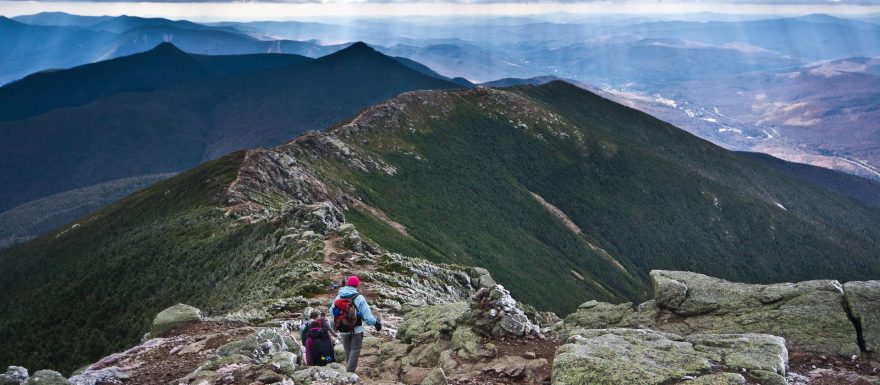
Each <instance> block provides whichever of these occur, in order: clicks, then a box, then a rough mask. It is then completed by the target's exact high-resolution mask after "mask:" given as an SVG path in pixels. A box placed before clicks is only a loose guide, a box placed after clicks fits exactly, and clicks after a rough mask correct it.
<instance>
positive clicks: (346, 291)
mask: <svg viewBox="0 0 880 385" xmlns="http://www.w3.org/2000/svg"><path fill="white" fill-rule="evenodd" d="M358 286H360V279H359V278H358V277H357V276H356V275H352V276H351V277H348V280H347V281H346V285H345V287H343V288H341V289H339V294H338V295H337V296H336V299H335V300H334V301H333V304H331V305H330V314H331V315H333V328H334V329H335V330H336V332H337V333H339V336H340V338H342V347H343V348H344V349H345V358H346V359H345V362H346V370H347V371H348V372H352V373H354V371H355V369H357V364H358V356H360V354H361V345H362V344H363V342H364V327H363V323H365V322H366V324H367V325H370V326H373V327H375V328H376V331H377V332H378V331H382V321H379V320H377V319H376V317H374V316H373V312H371V311H370V305H368V304H367V300H366V298H364V296H363V295H361V294H360V293H358V291H357V289H358Z"/></svg>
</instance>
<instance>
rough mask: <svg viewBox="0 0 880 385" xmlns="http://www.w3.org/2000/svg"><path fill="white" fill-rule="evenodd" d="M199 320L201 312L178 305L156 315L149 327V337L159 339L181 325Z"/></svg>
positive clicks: (187, 306) (190, 307)
mask: <svg viewBox="0 0 880 385" xmlns="http://www.w3.org/2000/svg"><path fill="white" fill-rule="evenodd" d="M201 320H202V311H201V310H199V309H196V308H194V307H192V306H189V305H184V304H182V303H179V304H177V305H174V306H172V307H169V308H167V309H165V310H162V311H161V312H159V314H156V318H154V319H153V325H152V327H150V337H151V338H155V337H160V336H162V335H164V334H166V333H168V332H170V331H172V330H174V329H177V328H179V327H181V326H183V325H186V324H189V323H191V322H197V321H201Z"/></svg>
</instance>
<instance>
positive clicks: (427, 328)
mask: <svg viewBox="0 0 880 385" xmlns="http://www.w3.org/2000/svg"><path fill="white" fill-rule="evenodd" d="M467 310H468V304H467V303H464V302H453V303H447V304H442V305H434V306H428V307H423V308H418V309H415V310H413V311H410V312H409V313H406V317H404V320H403V322H402V323H401V324H400V327H399V328H398V329H397V338H398V339H400V340H401V341H403V342H406V343H412V342H423V341H427V340H433V339H437V338H440V337H442V336H451V335H452V333H453V332H454V331H455V328H456V327H457V323H458V319H459V318H461V316H462V315H464V314H465V312H467Z"/></svg>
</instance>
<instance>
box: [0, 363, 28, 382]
mask: <svg viewBox="0 0 880 385" xmlns="http://www.w3.org/2000/svg"><path fill="white" fill-rule="evenodd" d="M27 379H28V371H27V369H25V368H22V367H20V366H10V367H8V368H6V372H5V373H3V374H0V385H20V384H21V383H23V382H25V381H27Z"/></svg>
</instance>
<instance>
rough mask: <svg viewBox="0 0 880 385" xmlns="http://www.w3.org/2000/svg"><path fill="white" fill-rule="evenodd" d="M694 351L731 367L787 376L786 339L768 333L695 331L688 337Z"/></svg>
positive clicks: (687, 339)
mask: <svg viewBox="0 0 880 385" xmlns="http://www.w3.org/2000/svg"><path fill="white" fill-rule="evenodd" d="M685 340H686V341H687V342H690V343H691V345H693V346H694V350H696V351H698V352H702V353H705V354H706V356H707V357H709V359H710V360H711V361H712V362H715V363H720V364H722V365H724V366H726V367H727V368H728V369H732V370H741V369H746V370H749V371H752V370H764V371H769V372H772V373H776V374H779V375H781V376H784V375H785V373H786V371H787V370H788V349H786V348H785V339H784V338H782V337H777V336H771V335H768V334H694V335H691V336H688V337H687V338H686V339H685Z"/></svg>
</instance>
